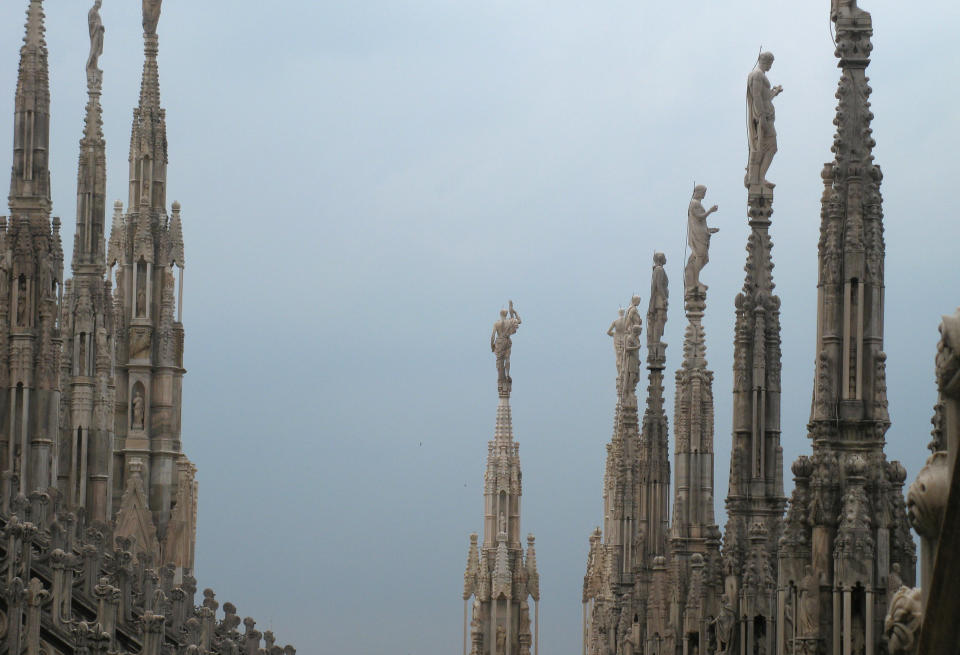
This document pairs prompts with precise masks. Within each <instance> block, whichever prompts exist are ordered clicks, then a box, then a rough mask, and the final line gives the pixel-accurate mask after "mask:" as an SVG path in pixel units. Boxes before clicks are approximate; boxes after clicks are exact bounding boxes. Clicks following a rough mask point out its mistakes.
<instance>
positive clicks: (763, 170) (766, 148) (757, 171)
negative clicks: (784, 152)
mask: <svg viewBox="0 0 960 655" xmlns="http://www.w3.org/2000/svg"><path fill="white" fill-rule="evenodd" d="M771 66H773V54H772V53H770V52H764V53H761V54H760V58H759V59H758V60H757V66H756V67H755V68H754V69H753V71H751V72H750V75H749V76H748V77H747V133H748V138H747V141H748V143H749V146H750V156H749V159H748V161H747V176H746V178H745V179H744V182H743V183H744V186H747V187H750V186H751V185H754V184H763V185H764V186H765V187H767V188H768V189H772V188H773V187H774V184H773V182H768V181H767V170H768V169H769V168H770V164H771V162H773V156H774V155H775V154H776V152H777V130H776V128H774V126H773V123H774V120H775V119H776V112H775V111H774V109H773V99H774V98H776V97H777V96H778V95H780V93H781V92H782V91H783V87H782V86H775V87H773V88H771V87H770V80H768V79H767V71H768V70H770V67H771Z"/></svg>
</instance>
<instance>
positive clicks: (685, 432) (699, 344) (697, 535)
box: [664, 186, 722, 652]
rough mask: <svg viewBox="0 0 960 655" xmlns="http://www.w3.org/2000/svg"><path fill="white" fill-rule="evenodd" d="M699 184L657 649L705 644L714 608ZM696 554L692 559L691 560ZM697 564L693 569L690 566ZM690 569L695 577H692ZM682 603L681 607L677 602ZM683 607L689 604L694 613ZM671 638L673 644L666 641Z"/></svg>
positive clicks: (704, 248)
mask: <svg viewBox="0 0 960 655" xmlns="http://www.w3.org/2000/svg"><path fill="white" fill-rule="evenodd" d="M705 193H706V188H704V187H702V186H698V187H697V188H695V189H694V195H693V199H692V200H691V202H690V209H689V211H688V240H689V242H690V245H691V255H690V260H689V261H688V262H687V267H686V270H685V280H684V310H685V312H686V316H687V321H688V324H687V329H686V333H685V336H684V342H683V363H682V365H681V367H680V368H679V369H678V370H677V373H676V400H675V403H674V428H673V432H674V435H675V439H676V443H675V447H674V469H673V470H674V475H675V476H676V477H675V487H674V503H673V523H672V525H671V528H670V562H669V566H670V577H671V580H670V582H671V585H672V587H673V591H674V594H673V599H672V601H671V603H672V605H673V607H672V610H671V616H672V617H676V622H675V623H673V624H672V634H668V635H667V636H666V645H665V647H664V652H672V650H670V649H671V648H674V647H680V646H683V645H684V644H685V645H686V648H684V650H687V649H688V648H690V649H692V648H693V646H694V645H696V647H697V648H698V649H700V650H701V651H702V650H703V649H705V648H706V644H707V630H708V625H709V617H710V616H716V615H717V614H718V612H719V609H720V607H719V597H720V595H721V591H722V590H721V589H720V588H719V587H720V584H719V578H720V562H719V559H720V556H719V546H720V530H719V528H718V527H717V525H716V521H715V519H714V509H713V372H712V371H710V370H709V369H708V368H707V360H706V352H707V344H706V335H705V333H704V329H703V322H702V321H703V315H704V311H705V310H706V301H707V292H706V289H707V287H706V285H705V284H702V283H701V282H700V279H699V274H700V271H701V270H702V269H703V266H704V265H705V264H706V263H707V261H709V260H708V256H707V252H708V248H709V243H710V235H712V234H713V233H715V232H716V231H717V228H708V227H707V224H706V218H707V216H708V215H709V214H710V213H711V212H713V211H716V206H714V207H712V208H711V209H710V210H706V211H705V210H704V209H703V206H702V205H701V204H700V201H701V200H702V199H703V197H704V194H705ZM695 556H698V557H696V558H695ZM695 565H696V566H695ZM694 574H696V575H694ZM694 583H696V585H698V586H699V587H700V590H699V591H698V595H699V596H700V597H699V598H698V600H697V602H696V603H695V604H691V602H689V601H687V599H688V597H689V594H690V590H691V589H692V588H693V585H694ZM685 601H687V602H686V604H684V603H685ZM687 607H695V608H696V610H695V612H694V613H693V614H691V613H690V612H688V611H686V608H687ZM671 643H672V645H671Z"/></svg>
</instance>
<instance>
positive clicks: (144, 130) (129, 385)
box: [107, 0, 197, 572]
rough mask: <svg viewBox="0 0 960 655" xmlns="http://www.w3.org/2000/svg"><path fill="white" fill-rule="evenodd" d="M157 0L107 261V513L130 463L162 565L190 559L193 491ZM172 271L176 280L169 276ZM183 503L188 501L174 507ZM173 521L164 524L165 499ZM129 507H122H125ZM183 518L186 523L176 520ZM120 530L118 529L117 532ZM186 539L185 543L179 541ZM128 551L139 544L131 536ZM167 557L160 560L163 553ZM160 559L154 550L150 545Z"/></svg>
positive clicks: (148, 20)
mask: <svg viewBox="0 0 960 655" xmlns="http://www.w3.org/2000/svg"><path fill="white" fill-rule="evenodd" d="M160 7H161V0H144V2H143V28H144V35H143V38H144V64H143V79H142V81H141V85H140V102H139V105H138V106H137V108H136V109H134V110H133V126H132V129H131V138H130V158H129V163H130V174H129V179H130V189H129V205H128V207H127V213H126V214H125V215H124V214H122V208H117V209H119V210H120V211H117V212H115V214H114V219H113V227H112V233H111V235H110V243H109V248H108V255H109V256H108V259H107V265H108V266H109V267H110V268H111V269H112V268H113V267H114V266H115V265H116V266H117V270H116V279H117V284H116V289H115V292H114V304H115V307H116V330H117V348H116V352H117V357H116V360H117V374H116V379H117V402H116V407H117V410H116V412H117V415H116V418H115V424H116V426H117V434H116V442H117V444H118V449H117V453H116V455H115V458H114V465H113V466H114V471H115V475H114V476H113V498H114V511H117V510H118V508H119V506H120V501H121V496H122V494H123V490H124V488H125V487H126V480H127V479H128V478H129V477H130V476H131V475H132V468H134V465H136V466H141V465H142V467H143V475H142V477H143V480H144V481H148V484H149V487H148V489H147V499H148V503H149V510H150V511H149V516H146V515H145V517H144V520H151V521H153V522H154V524H155V527H156V533H157V538H158V541H159V544H160V548H161V551H162V553H163V560H164V561H165V563H173V564H175V565H176V567H177V569H178V571H180V572H183V571H185V570H188V569H190V568H191V567H192V565H193V563H192V555H191V556H189V557H188V558H187V560H190V561H184V557H185V556H186V555H187V554H190V553H192V552H193V545H192V543H193V539H194V535H195V531H196V530H195V525H194V524H193V522H194V518H193V517H194V516H195V514H196V509H195V507H196V502H197V497H196V489H195V487H194V485H193V483H192V480H191V481H190V483H189V484H188V482H187V481H186V480H185V479H184V476H192V474H193V471H194V469H193V467H192V465H188V464H189V461H188V460H186V456H185V455H184V454H183V452H182V445H181V441H180V408H181V402H180V400H181V394H182V384H183V383H182V380H183V374H184V373H185V370H184V368H183V336H184V333H183V324H182V323H181V312H180V307H181V306H182V303H181V300H182V293H183V236H182V223H181V219H180V204H179V203H177V202H174V203H173V205H172V207H171V212H172V218H168V214H167V209H166V191H167V136H166V113H165V111H164V110H163V109H162V108H161V107H160V83H159V74H158V72H157V52H158V37H157V31H156V30H157V23H158V21H159V19H160ZM177 272H179V274H180V280H179V283H178V282H177V280H176V276H175V274H176V273H177ZM183 504H187V505H189V506H190V507H192V508H193V509H190V508H186V509H185V508H183ZM175 506H176V507H177V508H178V511H177V515H176V516H174V517H173V521H174V523H175V528H174V529H171V530H168V524H169V523H170V522H171V515H172V513H173V509H174V507H175ZM127 509H128V510H130V511H133V510H132V509H130V508H127ZM183 521H187V522H188V523H189V525H187V526H186V527H185V526H184V525H182V523H183ZM123 536H126V535H123ZM184 540H187V541H188V542H189V543H183V541H184ZM136 547H137V549H138V550H139V549H142V548H144V546H142V545H141V544H140V543H137V545H136ZM171 553H177V554H178V555H177V557H175V558H174V559H172V560H171V559H169V558H170V557H171V556H170V555H169V554H171ZM152 554H153V555H155V556H157V557H158V558H159V557H160V554H159V553H152Z"/></svg>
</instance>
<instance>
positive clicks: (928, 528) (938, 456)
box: [907, 450, 950, 539]
mask: <svg viewBox="0 0 960 655" xmlns="http://www.w3.org/2000/svg"><path fill="white" fill-rule="evenodd" d="M948 460H949V455H948V454H947V452H946V451H943V450H941V451H937V452H935V453H934V454H932V455H931V456H930V457H929V458H927V463H926V465H924V467H923V468H922V469H921V470H920V473H918V474H917V479H916V480H914V481H913V484H911V485H910V489H909V490H908V491H907V516H908V518H909V519H910V524H911V525H912V526H913V529H914V530H916V531H917V532H918V533H919V534H920V536H921V537H925V538H927V539H937V538H939V536H940V527H941V524H942V523H943V514H944V511H945V510H946V507H947V497H948V495H949V492H950V476H949V473H948V471H949V461H948Z"/></svg>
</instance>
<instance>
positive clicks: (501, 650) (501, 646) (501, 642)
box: [497, 625, 507, 655]
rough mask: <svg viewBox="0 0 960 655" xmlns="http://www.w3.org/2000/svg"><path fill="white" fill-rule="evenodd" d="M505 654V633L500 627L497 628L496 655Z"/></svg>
mask: <svg viewBox="0 0 960 655" xmlns="http://www.w3.org/2000/svg"><path fill="white" fill-rule="evenodd" d="M506 652H507V631H506V630H504V628H503V626H502V625H498V626H497V655H505V654H506Z"/></svg>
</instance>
